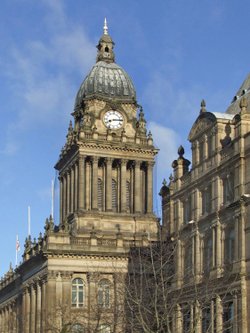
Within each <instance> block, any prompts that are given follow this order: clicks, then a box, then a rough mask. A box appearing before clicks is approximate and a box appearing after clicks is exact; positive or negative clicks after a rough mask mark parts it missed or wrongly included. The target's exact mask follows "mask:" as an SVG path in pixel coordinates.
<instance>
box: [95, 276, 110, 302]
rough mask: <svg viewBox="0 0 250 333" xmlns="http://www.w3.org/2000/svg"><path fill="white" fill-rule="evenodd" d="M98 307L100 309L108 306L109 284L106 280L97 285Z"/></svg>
mask: <svg viewBox="0 0 250 333" xmlns="http://www.w3.org/2000/svg"><path fill="white" fill-rule="evenodd" d="M98 305H99V306H101V307H102V308H109V306H110V282H109V281H108V280H101V281H100V282H99V283H98Z"/></svg>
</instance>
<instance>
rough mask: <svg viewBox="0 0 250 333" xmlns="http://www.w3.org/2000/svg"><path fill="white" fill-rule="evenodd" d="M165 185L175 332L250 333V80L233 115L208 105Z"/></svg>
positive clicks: (236, 100) (233, 107) (232, 108)
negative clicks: (172, 248) (172, 246)
mask: <svg viewBox="0 0 250 333" xmlns="http://www.w3.org/2000/svg"><path fill="white" fill-rule="evenodd" d="M188 140H189V141H190V143H191V147H192V167H191V168H190V164H191V163H190V161H188V160H187V159H185V158H184V149H183V148H182V147H180V148H179V150H178V155H179V156H178V158H177V159H176V160H175V161H173V163H172V167H173V174H172V175H171V176H170V182H169V184H167V183H166V181H164V184H163V187H162V190H161V195H162V202H163V229H164V231H165V232H166V233H167V235H168V237H169V238H170V239H171V240H172V241H173V242H175V243H176V252H175V277H174V279H173V285H172V291H173V295H181V297H179V298H174V296H173V299H174V301H175V303H176V304H174V305H175V312H174V314H173V313H172V314H171V315H172V331H173V332H175V333H187V332H197V333H205V332H211V333H219V332H226V333H247V332H250V319H249V317H250V280H249V278H250V275H249V274H250V264H249V259H250V206H249V204H250V75H249V76H248V77H247V79H246V80H245V81H244V83H243V85H242V86H241V88H240V89H239V91H238V92H237V94H236V96H235V97H234V99H233V101H232V103H231V105H230V106H229V108H228V109H227V111H226V112H225V113H216V112H209V111H207V110H206V104H205V101H202V103H201V110H200V114H199V116H198V118H197V119H196V120H195V122H194V124H193V126H192V128H191V130H190V133H189V137H188Z"/></svg>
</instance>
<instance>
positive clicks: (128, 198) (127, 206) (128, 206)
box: [126, 181, 131, 212]
mask: <svg viewBox="0 0 250 333" xmlns="http://www.w3.org/2000/svg"><path fill="white" fill-rule="evenodd" d="M130 202H131V189H130V182H129V181H127V182H126V208H127V211H128V212H130Z"/></svg>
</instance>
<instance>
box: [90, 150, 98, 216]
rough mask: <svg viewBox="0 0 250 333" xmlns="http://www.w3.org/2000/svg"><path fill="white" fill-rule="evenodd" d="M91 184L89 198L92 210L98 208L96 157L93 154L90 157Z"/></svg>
mask: <svg viewBox="0 0 250 333" xmlns="http://www.w3.org/2000/svg"><path fill="white" fill-rule="evenodd" d="M91 180H92V181H91V184H92V191H91V192H92V198H91V208H92V209H93V210H97V209H98V200H97V197H98V195H97V183H98V157H96V156H94V157H93V158H92V175H91Z"/></svg>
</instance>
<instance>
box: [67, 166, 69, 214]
mask: <svg viewBox="0 0 250 333" xmlns="http://www.w3.org/2000/svg"><path fill="white" fill-rule="evenodd" d="M69 213H70V171H69V170H68V171H67V215H68V214H69Z"/></svg>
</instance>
